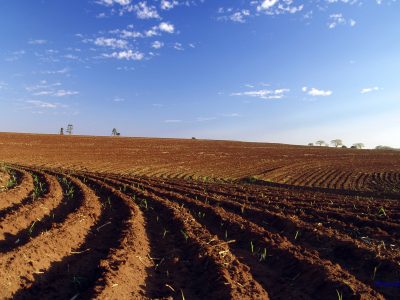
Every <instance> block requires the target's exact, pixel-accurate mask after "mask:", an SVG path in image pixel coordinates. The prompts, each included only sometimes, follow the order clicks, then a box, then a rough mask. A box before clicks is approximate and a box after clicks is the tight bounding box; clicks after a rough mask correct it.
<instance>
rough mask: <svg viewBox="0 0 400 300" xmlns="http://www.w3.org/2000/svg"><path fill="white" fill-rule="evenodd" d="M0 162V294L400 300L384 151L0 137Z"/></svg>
mask: <svg viewBox="0 0 400 300" xmlns="http://www.w3.org/2000/svg"><path fill="white" fill-rule="evenodd" d="M89 144H90V145H89ZM146 145H147V146H146ZM135 149H136V151H135ZM163 152H168V153H166V154H163ZM199 152H203V154H202V155H200V154H199ZM268 153H269V154H268ZM310 153H311V154H312V158H310V156H307V155H305V154H310ZM211 154H213V155H211ZM164 155H165V156H164ZM296 155H297V156H296ZM340 155H342V159H341V160H339V157H340ZM216 157H218V159H217V158H216ZM257 157H258V160H257V159H256V158H257ZM335 159H337V163H335ZM302 160H303V163H302ZM0 161H3V162H4V164H3V166H2V169H1V171H0V298H1V299H10V298H13V299H205V298H208V299H400V288H399V286H398V283H399V282H400V242H399V241H400V202H399V200H400V197H399V194H398V187H399V185H398V178H399V177H398V174H399V173H400V170H399V169H398V165H399V163H400V154H399V153H398V152H395V151H384V152H379V151H378V152H376V151H354V150H345V149H315V148H308V147H296V146H285V145H273V144H255V143H253V144H251V143H239V142H212V141H189V140H186V141H185V140H156V139H138V140H136V139H128V138H126V139H122V138H121V139H119V138H93V137H58V136H35V135H16V134H0ZM363 161H364V162H365V164H363V163H362V162H363ZM368 161H369V162H371V161H374V162H376V164H373V163H369V164H368V163H367V162H368ZM379 161H381V163H380V164H378V162H379ZM201 162H203V165H202V164H201ZM174 164H175V165H174ZM312 164H314V167H312ZM346 165H347V168H346V169H345V168H344V166H346ZM180 166H183V167H182V168H180ZM290 166H292V168H290ZM323 166H329V168H328V167H326V169H325V170H322V168H323ZM157 168H159V171H158V172H157V171H156V170H157ZM301 168H304V170H307V171H304V172H303V174H302V175H303V177H304V179H302V178H301V176H298V175H300V174H301V172H300V171H299V170H301ZM183 170H184V171H183ZM336 170H338V171H336ZM339 170H344V172H350V173H352V174H353V173H357V172H364V173H365V174H368V176H372V177H371V178H372V179H369V180H370V181H368V182H371V184H370V185H367V184H361V183H359V188H355V187H354V186H353V185H350V184H348V185H345V184H342V185H341V184H337V185H334V186H332V185H330V184H324V182H328V181H329V180H330V179H329V180H328V179H327V178H334V179H332V180H336V182H344V183H345V182H348V180H349V179H348V178H351V176H348V177H346V176H343V175H340V174H342V173H340V172H339ZM284 171H286V174H287V175H286V178H289V177H290V178H291V179H290V180H284V179H283V178H284V176H283V175H282V174H283V173H284ZM267 174H268V175H267ZM335 174H336V175H335ZM376 174H395V175H376ZM279 176H281V177H279ZM335 176H336V177H339V178H336V177H335ZM274 178H275V180H274ZM280 178H281V179H280ZM335 178H336V179H335ZM343 178H344V179H343ZM379 180H381V181H379ZM373 181H376V186H374V184H372V182H373ZM329 182H330V181H329ZM358 182H367V180H364V181H363V180H361V179H360V180H358ZM382 182H385V184H386V183H387V182H389V183H390V185H388V186H386V185H385V188H380V187H381V186H382Z"/></svg>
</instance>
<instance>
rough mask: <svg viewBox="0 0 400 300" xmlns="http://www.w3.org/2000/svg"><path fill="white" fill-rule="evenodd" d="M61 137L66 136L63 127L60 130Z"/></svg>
mask: <svg viewBox="0 0 400 300" xmlns="http://www.w3.org/2000/svg"><path fill="white" fill-rule="evenodd" d="M60 135H64V128H63V127H61V129H60Z"/></svg>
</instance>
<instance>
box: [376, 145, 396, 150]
mask: <svg viewBox="0 0 400 300" xmlns="http://www.w3.org/2000/svg"><path fill="white" fill-rule="evenodd" d="M375 149H376V150H393V148H392V147H389V146H382V145H379V146H376V147H375Z"/></svg>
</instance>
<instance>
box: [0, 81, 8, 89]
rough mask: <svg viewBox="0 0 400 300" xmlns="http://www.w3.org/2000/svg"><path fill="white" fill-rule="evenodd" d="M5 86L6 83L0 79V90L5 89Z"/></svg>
mask: <svg viewBox="0 0 400 300" xmlns="http://www.w3.org/2000/svg"><path fill="white" fill-rule="evenodd" d="M6 88H7V83H5V82H4V81H0V90H2V89H6Z"/></svg>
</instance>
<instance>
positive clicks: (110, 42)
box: [94, 37, 128, 49]
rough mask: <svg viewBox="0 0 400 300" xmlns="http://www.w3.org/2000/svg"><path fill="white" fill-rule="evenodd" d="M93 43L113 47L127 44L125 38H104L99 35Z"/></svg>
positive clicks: (123, 46) (124, 46)
mask: <svg viewBox="0 0 400 300" xmlns="http://www.w3.org/2000/svg"><path fill="white" fill-rule="evenodd" d="M94 44H95V45H97V46H104V47H111V48H113V49H115V48H121V49H123V48H126V47H127V46H128V42H127V41H125V40H120V39H115V38H104V37H99V38H97V39H96V40H95V41H94Z"/></svg>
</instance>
